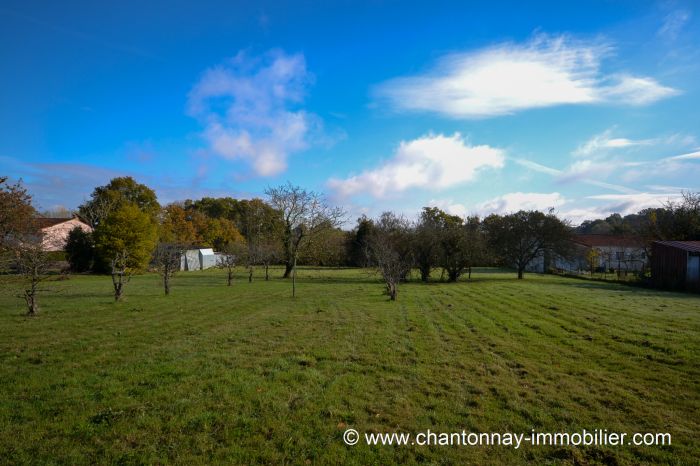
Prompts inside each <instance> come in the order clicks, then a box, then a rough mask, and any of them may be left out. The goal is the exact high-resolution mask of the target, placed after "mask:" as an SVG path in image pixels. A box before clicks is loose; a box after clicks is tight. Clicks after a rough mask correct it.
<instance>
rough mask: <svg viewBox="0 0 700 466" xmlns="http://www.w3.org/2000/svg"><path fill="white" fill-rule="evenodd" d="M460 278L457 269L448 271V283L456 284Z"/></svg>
mask: <svg viewBox="0 0 700 466" xmlns="http://www.w3.org/2000/svg"><path fill="white" fill-rule="evenodd" d="M458 278H459V271H458V270H456V269H453V270H448V271H447V281H448V282H450V283H454V282H456V281H457V279H458Z"/></svg>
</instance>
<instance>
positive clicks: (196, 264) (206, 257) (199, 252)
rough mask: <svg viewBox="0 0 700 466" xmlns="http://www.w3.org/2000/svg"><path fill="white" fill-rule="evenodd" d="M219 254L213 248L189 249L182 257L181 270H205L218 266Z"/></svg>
mask: <svg viewBox="0 0 700 466" xmlns="http://www.w3.org/2000/svg"><path fill="white" fill-rule="evenodd" d="M217 262H218V254H217V253H215V252H214V250H213V249H211V248H201V249H188V250H187V251H185V252H184V253H183V254H182V256H181V258H180V270H204V269H210V268H212V267H216V265H217Z"/></svg>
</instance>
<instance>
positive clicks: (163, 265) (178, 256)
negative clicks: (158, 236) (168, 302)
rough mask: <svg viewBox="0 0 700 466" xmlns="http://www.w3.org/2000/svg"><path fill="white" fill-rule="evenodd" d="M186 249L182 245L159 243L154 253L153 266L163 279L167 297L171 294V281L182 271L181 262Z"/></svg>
mask: <svg viewBox="0 0 700 466" xmlns="http://www.w3.org/2000/svg"><path fill="white" fill-rule="evenodd" d="M185 249H187V248H186V247H185V246H184V245H182V244H180V243H164V242H159V243H158V245H157V246H156V249H155V251H153V265H154V266H155V268H156V270H157V271H158V273H159V274H160V276H161V277H163V290H164V291H165V295H166V296H167V295H169V294H170V279H171V278H172V276H173V275H175V273H176V272H177V271H178V270H180V261H181V260H182V254H183V253H184V252H185Z"/></svg>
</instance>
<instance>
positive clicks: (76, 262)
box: [65, 227, 95, 272]
mask: <svg viewBox="0 0 700 466" xmlns="http://www.w3.org/2000/svg"><path fill="white" fill-rule="evenodd" d="M65 251H66V257H67V258H68V264H70V269H71V270H72V271H73V272H87V271H88V270H90V269H91V268H92V264H93V261H94V258H95V241H94V240H93V238H92V233H88V232H86V231H84V230H83V229H82V228H80V227H75V228H73V229H72V230H71V231H70V232H69V233H68V239H67V241H66V246H65Z"/></svg>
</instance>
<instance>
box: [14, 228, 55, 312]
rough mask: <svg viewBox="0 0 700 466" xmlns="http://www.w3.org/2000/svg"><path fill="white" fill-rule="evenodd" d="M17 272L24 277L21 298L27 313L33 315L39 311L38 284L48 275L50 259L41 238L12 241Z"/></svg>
mask: <svg viewBox="0 0 700 466" xmlns="http://www.w3.org/2000/svg"><path fill="white" fill-rule="evenodd" d="M12 251H13V252H14V257H15V261H16V262H15V263H16V267H17V272H18V273H19V274H20V275H21V276H22V278H23V279H24V283H25V287H24V293H23V298H24V300H25V302H26V303H27V315H29V316H35V315H37V314H38V312H39V302H38V294H39V291H40V287H39V286H40V284H41V282H43V281H44V280H46V279H47V278H48V277H49V274H48V272H49V268H50V267H51V265H52V261H51V260H50V258H49V254H48V253H47V251H46V249H45V247H44V246H43V244H42V241H41V238H37V239H35V240H31V239H26V238H25V239H24V240H22V241H19V240H17V241H14V242H13V243H12Z"/></svg>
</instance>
